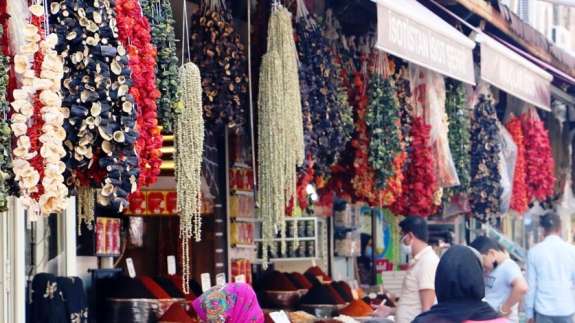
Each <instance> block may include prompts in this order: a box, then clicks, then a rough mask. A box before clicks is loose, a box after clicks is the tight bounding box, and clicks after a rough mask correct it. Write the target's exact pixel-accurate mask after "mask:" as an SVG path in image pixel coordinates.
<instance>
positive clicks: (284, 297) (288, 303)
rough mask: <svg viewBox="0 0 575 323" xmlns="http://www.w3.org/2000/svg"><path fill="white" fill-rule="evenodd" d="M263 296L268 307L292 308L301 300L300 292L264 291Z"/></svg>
mask: <svg viewBox="0 0 575 323" xmlns="http://www.w3.org/2000/svg"><path fill="white" fill-rule="evenodd" d="M264 296H265V298H266V300H267V301H268V302H269V303H270V305H272V306H275V307H278V308H294V307H295V306H296V305H297V304H298V303H299V301H300V299H301V296H302V295H301V292H300V291H297V290H296V291H271V290H267V291H264Z"/></svg>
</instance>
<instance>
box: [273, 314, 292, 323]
mask: <svg viewBox="0 0 575 323" xmlns="http://www.w3.org/2000/svg"><path fill="white" fill-rule="evenodd" d="M270 318H271V319H272V321H274V323H290V320H289V317H288V315H287V314H286V312H284V311H280V312H271V313H270Z"/></svg>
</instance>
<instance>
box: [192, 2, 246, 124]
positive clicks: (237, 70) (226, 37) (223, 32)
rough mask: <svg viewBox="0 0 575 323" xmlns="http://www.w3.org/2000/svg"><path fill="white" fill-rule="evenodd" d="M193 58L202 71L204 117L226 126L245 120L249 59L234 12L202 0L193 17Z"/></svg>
mask: <svg viewBox="0 0 575 323" xmlns="http://www.w3.org/2000/svg"><path fill="white" fill-rule="evenodd" d="M190 33H191V41H190V43H191V46H192V48H191V61H192V62H197V63H198V67H199V68H200V70H201V71H202V89H203V100H202V101H203V109H204V120H205V121H206V123H207V125H213V126H215V129H216V130H218V129H222V127H224V126H226V125H227V126H230V127H237V126H240V125H242V124H243V123H244V119H245V110H244V109H245V107H246V103H247V93H248V76H247V59H246V56H245V54H244V49H243V45H242V43H241V41H240V37H239V34H238V33H237V32H236V31H235V29H234V26H233V23H232V15H231V12H230V11H229V10H227V9H225V8H224V7H221V8H216V9H212V8H209V7H208V6H207V5H205V4H203V3H202V6H201V7H200V9H199V11H198V13H196V14H195V15H194V17H192V26H191V27H190Z"/></svg>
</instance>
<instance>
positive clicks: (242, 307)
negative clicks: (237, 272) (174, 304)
mask: <svg viewBox="0 0 575 323" xmlns="http://www.w3.org/2000/svg"><path fill="white" fill-rule="evenodd" d="M192 305H193V306H194V309H195V310H196V313H197V314H198V317H199V318H200V320H201V321H202V322H208V323H248V322H249V323H263V322H264V314H263V311H262V309H261V308H260V305H259V304H258V300H257V298H256V294H255V293H254V291H253V289H252V288H251V287H250V286H249V285H248V284H240V283H233V284H227V285H225V286H224V287H221V286H216V287H213V288H212V289H210V290H208V291H207V292H205V293H204V294H202V296H200V297H199V298H196V300H195V301H194V302H193V304H192Z"/></svg>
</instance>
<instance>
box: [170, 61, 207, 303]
mask: <svg viewBox="0 0 575 323" xmlns="http://www.w3.org/2000/svg"><path fill="white" fill-rule="evenodd" d="M179 77H180V82H181V83H180V84H181V85H180V86H181V88H180V90H181V94H182V101H183V103H184V109H183V110H182V112H181V113H179V114H178V115H176V123H175V129H174V130H175V132H174V133H175V146H176V183H177V188H176V191H177V194H178V198H177V203H178V212H179V215H180V239H181V240H182V256H183V259H182V263H183V264H189V263H190V245H189V244H190V242H189V241H190V239H191V238H194V239H195V240H196V241H200V240H201V224H202V217H201V208H202V198H201V183H202V181H201V180H202V174H201V172H202V157H203V152H204V119H203V117H202V87H201V77H200V70H199V69H198V67H197V66H196V65H195V64H193V63H186V64H184V65H182V67H180V74H179ZM182 267H183V280H184V285H183V287H184V292H185V293H188V292H189V290H188V288H189V287H188V286H189V284H188V281H189V280H190V277H191V272H190V266H188V265H185V266H182Z"/></svg>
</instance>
